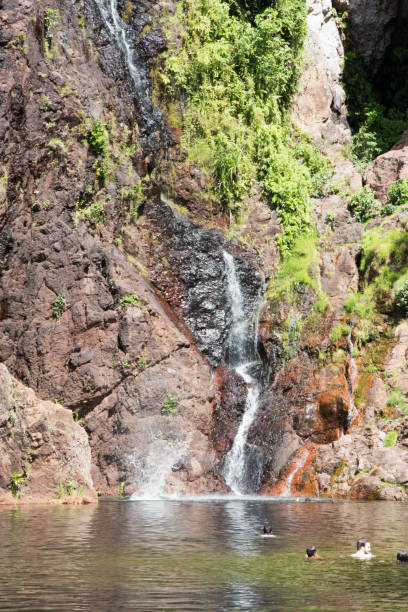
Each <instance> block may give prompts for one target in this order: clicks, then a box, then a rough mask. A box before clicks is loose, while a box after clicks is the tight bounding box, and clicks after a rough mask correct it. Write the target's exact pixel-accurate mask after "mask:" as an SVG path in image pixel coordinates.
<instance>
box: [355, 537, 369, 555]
mask: <svg viewBox="0 0 408 612" xmlns="http://www.w3.org/2000/svg"><path fill="white" fill-rule="evenodd" d="M357 552H364V553H367V554H369V553H370V552H371V544H370V542H369V541H368V540H365V539H364V538H361V539H360V540H358V542H357Z"/></svg>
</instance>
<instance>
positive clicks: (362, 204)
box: [349, 187, 381, 223]
mask: <svg viewBox="0 0 408 612" xmlns="http://www.w3.org/2000/svg"><path fill="white" fill-rule="evenodd" d="M349 209H350V212H351V214H352V215H353V217H354V218H355V219H356V220H357V221H361V223H365V222H366V221H369V220H370V219H374V217H377V216H378V215H379V214H380V212H381V203H380V202H379V201H378V200H376V199H375V196H374V193H373V192H372V191H371V190H370V189H368V188H367V187H363V189H360V191H358V192H357V193H356V194H354V195H353V197H352V198H351V200H350V203H349Z"/></svg>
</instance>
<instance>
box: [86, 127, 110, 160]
mask: <svg viewBox="0 0 408 612" xmlns="http://www.w3.org/2000/svg"><path fill="white" fill-rule="evenodd" d="M87 141H88V144H89V146H90V149H91V151H92V153H93V154H94V155H104V154H105V153H106V152H107V150H108V140H107V135H106V129H105V126H104V124H103V123H102V121H99V119H97V120H96V121H94V123H93V126H92V129H91V130H90V131H89V133H88V136H87Z"/></svg>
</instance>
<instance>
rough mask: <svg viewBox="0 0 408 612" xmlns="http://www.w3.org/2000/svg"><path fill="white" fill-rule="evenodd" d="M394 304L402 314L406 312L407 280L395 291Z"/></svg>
mask: <svg viewBox="0 0 408 612" xmlns="http://www.w3.org/2000/svg"><path fill="white" fill-rule="evenodd" d="M395 304H396V305H397V306H398V308H399V309H400V310H402V312H403V313H404V315H407V314H408V280H406V281H405V282H404V284H403V285H402V287H401V288H400V289H398V291H397V292H396V293H395Z"/></svg>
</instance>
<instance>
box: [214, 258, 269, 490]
mask: <svg viewBox="0 0 408 612" xmlns="http://www.w3.org/2000/svg"><path fill="white" fill-rule="evenodd" d="M223 256H224V262H225V272H226V277H227V290H228V297H229V302H230V307H231V318H232V322H231V329H230V335H229V342H228V354H227V357H228V359H227V361H228V364H229V365H231V366H232V367H233V368H234V369H235V371H236V372H237V374H238V375H239V376H241V378H243V380H244V382H245V383H246V385H247V397H246V402H245V411H244V415H243V417H242V421H241V423H240V425H239V427H238V431H237V434H236V436H235V439H234V443H233V445H232V448H231V450H230V451H229V453H228V454H227V455H226V457H225V463H224V473H223V476H224V479H225V482H226V484H227V485H228V486H229V487H230V489H231V490H232V491H233V492H234V493H236V494H238V495H242V494H243V493H247V492H250V489H251V487H250V476H251V475H250V474H249V473H248V465H247V457H246V446H247V438H248V432H249V429H250V427H251V425H252V423H253V422H254V419H255V417H256V413H257V411H258V405H259V395H260V392H261V386H260V384H259V383H258V381H257V379H256V378H255V377H254V376H253V372H255V371H256V370H257V369H258V366H259V365H260V362H259V361H256V360H255V359H254V358H255V355H256V346H255V343H254V338H256V337H257V330H255V334H254V333H253V324H252V321H251V317H250V316H247V315H246V314H245V303H244V298H243V295H242V291H241V285H240V282H239V279H238V274H237V270H236V267H235V261H234V258H233V257H232V255H230V254H229V253H227V252H226V251H224V252H223ZM252 314H253V313H251V315H252ZM258 477H259V475H258Z"/></svg>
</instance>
